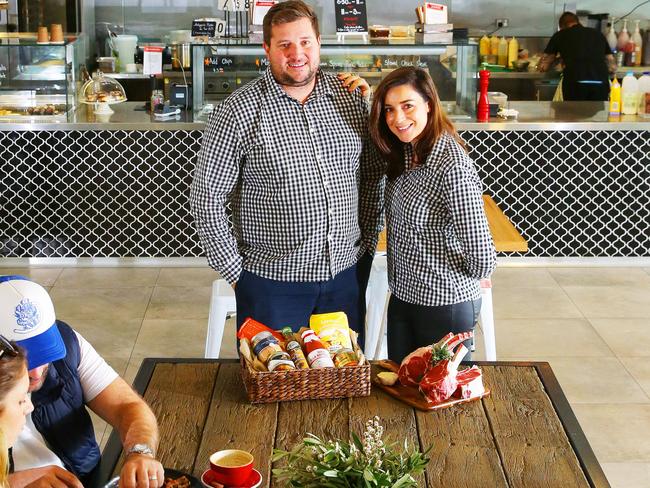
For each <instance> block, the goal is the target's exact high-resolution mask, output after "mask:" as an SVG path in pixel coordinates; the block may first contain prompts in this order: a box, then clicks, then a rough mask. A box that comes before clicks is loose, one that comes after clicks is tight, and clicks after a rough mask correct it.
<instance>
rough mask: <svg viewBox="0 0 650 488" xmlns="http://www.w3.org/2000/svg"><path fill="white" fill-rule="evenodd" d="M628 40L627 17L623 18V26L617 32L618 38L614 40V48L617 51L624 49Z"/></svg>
mask: <svg viewBox="0 0 650 488" xmlns="http://www.w3.org/2000/svg"><path fill="white" fill-rule="evenodd" d="M628 42H630V33H629V32H628V31H627V19H624V20H623V28H622V29H621V32H619V33H618V39H617V42H616V49H618V50H619V51H624V50H625V46H627V43H628Z"/></svg>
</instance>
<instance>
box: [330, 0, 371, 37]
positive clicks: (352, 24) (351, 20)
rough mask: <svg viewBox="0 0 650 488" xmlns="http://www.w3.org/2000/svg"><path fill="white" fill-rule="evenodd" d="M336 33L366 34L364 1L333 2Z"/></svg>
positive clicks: (366, 19) (341, 0)
mask: <svg viewBox="0 0 650 488" xmlns="http://www.w3.org/2000/svg"><path fill="white" fill-rule="evenodd" d="M334 13H335V15H336V32H368V17H367V15H366V0H334Z"/></svg>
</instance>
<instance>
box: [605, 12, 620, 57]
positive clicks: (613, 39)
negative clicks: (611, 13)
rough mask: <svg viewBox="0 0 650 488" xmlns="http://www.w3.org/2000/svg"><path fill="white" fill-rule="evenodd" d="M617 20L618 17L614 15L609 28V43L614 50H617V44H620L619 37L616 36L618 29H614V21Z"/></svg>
mask: <svg viewBox="0 0 650 488" xmlns="http://www.w3.org/2000/svg"><path fill="white" fill-rule="evenodd" d="M615 22H616V17H612V22H611V23H610V24H609V29H608V30H607V44H609V48H610V49H611V50H612V52H616V45H617V44H618V39H617V38H616V31H614V23H615Z"/></svg>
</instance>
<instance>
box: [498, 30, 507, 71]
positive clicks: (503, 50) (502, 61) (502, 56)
mask: <svg viewBox="0 0 650 488" xmlns="http://www.w3.org/2000/svg"><path fill="white" fill-rule="evenodd" d="M497 64H499V65H501V66H506V67H507V66H508V41H506V38H505V37H502V38H501V40H500V41H499V50H498V52H497Z"/></svg>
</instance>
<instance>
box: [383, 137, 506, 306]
mask: <svg viewBox="0 0 650 488" xmlns="http://www.w3.org/2000/svg"><path fill="white" fill-rule="evenodd" d="M404 147H405V163H404V164H405V165H406V168H407V169H406V170H405V171H404V172H403V173H402V174H401V175H400V176H399V177H397V178H396V179H394V180H392V181H388V182H387V183H386V224H387V228H388V240H387V251H388V283H389V286H390V289H391V292H392V293H394V294H395V296H397V297H398V298H400V299H401V300H403V301H405V302H409V303H414V304H418V305H427V306H440V305H450V304H453V303H459V302H464V301H467V300H474V299H476V298H478V297H479V294H480V288H479V280H480V279H481V278H486V277H488V276H489V275H490V273H492V271H493V270H494V268H495V267H496V253H495V250H494V244H493V242H492V236H491V234H490V229H489V228H488V224H487V219H486V217H485V211H484V209H483V200H482V198H481V193H482V192H481V181H480V179H479V177H478V174H477V173H476V170H475V169H474V166H473V163H472V160H471V159H470V158H469V156H468V155H467V153H466V152H465V151H464V150H463V149H462V147H461V146H460V145H459V144H458V143H457V142H456V141H455V140H454V138H453V137H451V136H450V135H447V134H445V135H443V136H441V137H440V139H439V140H438V141H437V142H436V144H434V146H433V149H432V151H431V154H430V155H429V157H428V158H427V160H426V162H425V164H424V165H422V166H417V167H415V168H414V169H408V168H410V166H411V161H412V157H413V150H412V147H411V145H410V144H408V145H405V146H404Z"/></svg>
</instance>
